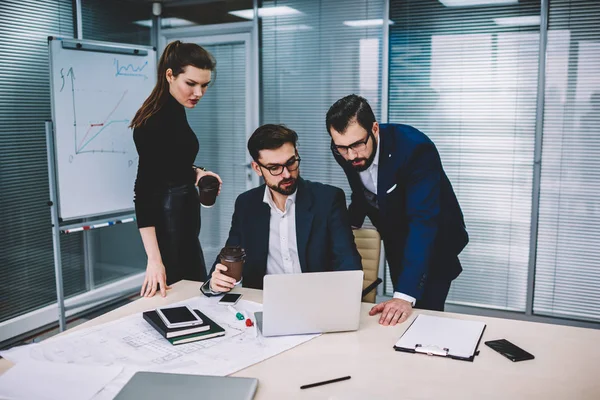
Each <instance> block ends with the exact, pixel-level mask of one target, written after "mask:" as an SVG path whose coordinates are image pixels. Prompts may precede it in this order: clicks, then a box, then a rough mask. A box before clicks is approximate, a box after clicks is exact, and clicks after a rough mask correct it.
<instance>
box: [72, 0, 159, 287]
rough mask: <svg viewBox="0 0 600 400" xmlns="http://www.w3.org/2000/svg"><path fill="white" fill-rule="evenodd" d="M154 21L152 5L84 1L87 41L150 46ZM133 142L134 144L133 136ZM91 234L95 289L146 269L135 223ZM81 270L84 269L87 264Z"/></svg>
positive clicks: (84, 22)
mask: <svg viewBox="0 0 600 400" xmlns="http://www.w3.org/2000/svg"><path fill="white" fill-rule="evenodd" d="M151 21H152V13H151V4H140V3H136V2H131V1H121V0H83V1H82V2H81V29H82V34H83V39H84V40H98V41H105V42H112V43H126V44H139V45H144V46H150V44H151V39H150V32H151V28H150V27H151ZM139 106H141V104H139ZM132 117H133V116H132ZM130 140H131V141H132V143H133V134H132V133H131V136H130ZM131 196H132V197H133V187H132V188H131ZM87 234H88V236H89V239H90V240H89V243H90V244H89V250H90V255H91V257H90V262H91V267H92V282H93V285H94V286H95V287H98V286H101V285H103V284H106V283H110V282H114V281H117V280H119V279H123V278H125V277H128V276H131V275H135V274H139V273H141V272H144V271H145V270H146V260H147V258H146V253H145V250H144V247H143V243H142V241H141V237H140V233H139V230H138V229H137V225H136V224H135V223H128V224H122V225H114V226H111V227H106V228H102V229H96V230H91V231H89V232H88V233H87ZM81 268H82V269H83V268H84V267H83V264H82V265H81Z"/></svg>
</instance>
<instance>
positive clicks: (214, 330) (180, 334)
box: [142, 310, 225, 344]
mask: <svg viewBox="0 0 600 400" xmlns="http://www.w3.org/2000/svg"><path fill="white" fill-rule="evenodd" d="M194 312H195V313H196V314H198V316H199V317H200V318H201V319H202V321H203V324H202V325H195V326H189V327H184V328H167V326H166V325H165V323H164V322H163V320H162V319H161V318H160V317H159V316H158V314H157V313H156V311H155V310H151V311H145V312H144V313H143V314H142V315H143V316H144V319H145V320H146V322H148V323H149V324H150V325H152V327H153V328H154V329H156V330H157V331H158V333H160V334H161V335H162V336H163V337H164V338H165V339H167V340H168V341H169V342H171V344H183V343H190V342H196V341H198V340H204V339H210V338H213V337H217V336H223V335H225V329H223V328H222V327H221V326H219V325H217V324H216V323H215V322H214V321H213V320H211V319H210V318H208V317H207V316H206V315H204V314H203V313H202V312H200V311H199V310H194Z"/></svg>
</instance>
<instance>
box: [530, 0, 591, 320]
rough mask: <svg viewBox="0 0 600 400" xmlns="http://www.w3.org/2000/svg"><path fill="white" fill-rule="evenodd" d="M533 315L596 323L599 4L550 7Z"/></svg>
mask: <svg viewBox="0 0 600 400" xmlns="http://www.w3.org/2000/svg"><path fill="white" fill-rule="evenodd" d="M546 60H547V64H546V86H545V97H544V136H543V141H542V177H541V187H540V212H539V227H538V247H537V263H536V274H535V292H534V304H533V309H534V312H535V313H536V314H543V315H549V316H557V317H567V318H574V319H586V320H594V321H599V320H600V230H599V229H598V227H599V226H600V200H599V197H598V195H599V194H600V161H599V160H600V3H599V2H598V1H591V0H590V1H584V0H571V1H569V0H552V1H551V2H550V9H549V19H548V45H547V58H546Z"/></svg>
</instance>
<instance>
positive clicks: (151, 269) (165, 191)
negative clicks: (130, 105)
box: [130, 40, 222, 297]
mask: <svg viewBox="0 0 600 400" xmlns="http://www.w3.org/2000/svg"><path fill="white" fill-rule="evenodd" d="M215 65H216V62H215V60H214V58H213V57H212V55H211V54H210V53H209V52H208V51H206V50H205V49H203V48H202V47H200V46H198V45H197V44H194V43H182V42H180V41H178V40H177V41H175V42H172V43H170V44H169V45H168V46H167V47H166V48H165V51H164V53H163V54H162V56H161V58H160V62H159V65H158V79H157V81H156V86H155V87H154V90H152V93H150V96H149V97H148V98H147V99H146V101H144V104H143V105H142V107H141V108H140V109H139V110H138V111H137V113H136V114H135V117H134V118H133V121H131V125H130V127H132V128H134V130H133V139H134V141H135V146H136V148H137V152H138V155H139V163H138V171H137V178H136V181H135V187H134V193H135V214H136V219H137V224H138V228H139V230H140V234H141V236H142V241H143V243H144V249H145V250H146V255H147V256H148V265H147V266H146V278H145V279H144V283H143V284H142V288H141V291H140V296H145V297H152V296H154V294H155V293H156V291H157V290H160V293H161V295H162V296H163V297H164V296H165V295H166V291H167V289H169V287H168V286H167V285H170V284H172V283H175V282H177V281H179V280H181V279H190V280H195V281H205V280H206V264H205V261H204V254H203V253H202V248H201V247H200V241H199V240H198V235H199V233H200V202H199V200H198V192H197V190H196V186H195V185H197V183H198V180H199V179H200V178H202V177H203V176H204V175H213V176H215V177H216V178H217V179H218V180H219V182H220V183H221V184H222V181H221V178H219V176H218V175H217V174H215V173H213V172H209V171H205V170H204V169H203V168H201V167H196V166H194V165H193V163H194V160H195V159H196V155H197V154H198V149H199V144H198V139H197V138H196V135H195V134H194V131H192V129H191V128H190V126H189V124H188V122H187V118H186V115H185V108H194V107H195V106H196V104H197V103H198V101H199V100H200V98H201V97H202V96H203V95H204V93H205V92H206V89H207V87H208V85H209V83H210V81H211V78H212V72H213V71H214V69H215ZM219 191H220V187H219Z"/></svg>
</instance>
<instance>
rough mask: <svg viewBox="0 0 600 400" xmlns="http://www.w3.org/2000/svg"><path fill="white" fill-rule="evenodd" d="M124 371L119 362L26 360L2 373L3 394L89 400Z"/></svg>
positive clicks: (0, 392) (40, 399) (0, 388)
mask: <svg viewBox="0 0 600 400" xmlns="http://www.w3.org/2000/svg"><path fill="white" fill-rule="evenodd" d="M122 371H123V368H122V367H118V366H112V367H103V366H90V365H86V366H81V365H74V364H60V363H50V362H43V361H23V362H20V363H18V364H17V365H15V366H13V367H12V368H11V369H9V370H8V371H6V372H5V373H4V374H2V375H0V398H2V399H37V400H55V399H61V400H89V399H91V398H93V397H94V396H95V395H96V394H97V393H98V392H100V391H101V390H102V389H103V388H104V387H105V386H106V385H107V384H108V383H109V382H111V381H112V380H114V379H115V378H116V377H117V376H118V375H119V374H120V373H121V372H122Z"/></svg>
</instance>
